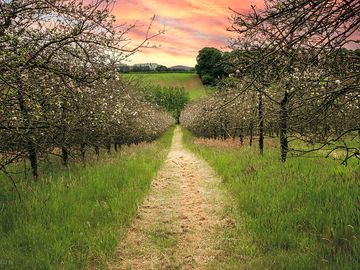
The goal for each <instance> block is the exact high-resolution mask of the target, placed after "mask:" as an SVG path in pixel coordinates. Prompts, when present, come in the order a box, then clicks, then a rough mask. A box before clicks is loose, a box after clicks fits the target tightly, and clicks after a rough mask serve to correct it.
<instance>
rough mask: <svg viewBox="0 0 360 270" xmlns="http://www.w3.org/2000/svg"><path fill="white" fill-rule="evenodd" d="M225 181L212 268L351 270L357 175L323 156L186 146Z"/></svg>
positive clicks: (354, 165)
mask: <svg viewBox="0 0 360 270" xmlns="http://www.w3.org/2000/svg"><path fill="white" fill-rule="evenodd" d="M184 141H185V143H186V145H187V147H189V148H190V149H191V150H193V151H194V152H195V153H197V154H199V155H200V156H202V157H203V158H204V159H205V160H207V161H208V162H209V163H210V164H211V165H212V166H213V167H214V169H215V170H216V172H217V173H218V174H219V175H221V176H222V177H223V179H224V185H225V186H226V188H227V190H228V192H229V193H230V195H231V204H232V206H231V207H229V209H228V214H229V215H230V217H231V218H232V219H233V220H234V221H235V225H234V226H229V227H228V228H226V229H224V231H223V234H224V239H225V240H224V243H223V246H222V248H224V249H225V250H224V253H225V254H227V255H225V256H224V257H223V258H219V259H218V262H217V265H216V266H215V267H214V269H354V270H355V269H358V266H359V258H360V243H359V240H358V239H359V235H360V215H359V202H358V199H359V183H358V179H359V171H360V166H359V163H358V162H357V161H355V160H354V161H353V162H351V164H349V166H348V167H345V166H342V165H339V164H338V162H337V161H333V160H330V159H311V158H305V157H303V158H293V159H289V160H288V162H287V163H286V164H281V163H280V161H278V158H277V156H278V153H277V152H278V151H279V150H278V149H276V148H269V149H268V150H267V151H266V152H265V154H264V156H260V155H259V154H257V150H256V148H251V147H243V148H241V149H236V150H235V149H234V150H231V149H229V148H226V149H224V148H221V147H207V146H204V145H196V144H194V143H193V137H192V135H191V134H190V133H189V132H188V131H186V130H185V131H184Z"/></svg>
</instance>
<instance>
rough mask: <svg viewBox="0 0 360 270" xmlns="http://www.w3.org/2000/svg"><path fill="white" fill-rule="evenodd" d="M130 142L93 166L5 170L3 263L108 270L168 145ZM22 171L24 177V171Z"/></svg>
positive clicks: (1, 185)
mask: <svg viewBox="0 0 360 270" xmlns="http://www.w3.org/2000/svg"><path fill="white" fill-rule="evenodd" d="M172 133H173V132H172V130H171V131H168V132H167V133H166V134H165V135H164V136H163V137H162V138H161V139H160V140H158V141H156V142H155V143H151V144H142V145H140V146H131V147H125V148H124V149H123V151H121V153H119V154H116V155H114V156H108V155H106V157H105V156H104V157H103V158H101V160H99V161H94V162H93V163H92V164H89V165H91V166H85V167H84V166H82V165H81V164H72V165H71V167H69V168H68V169H66V170H64V168H63V167H61V165H60V164H58V165H52V166H50V168H48V173H47V175H46V176H45V174H44V177H43V178H40V179H39V181H38V182H37V183H34V182H23V181H20V180H17V182H18V188H19V190H20V192H21V194H22V197H23V204H21V203H20V202H19V201H18V200H17V197H16V193H15V192H14V190H13V188H12V185H11V183H10V182H9V181H8V179H5V176H4V175H0V239H1V241H0V269H3V268H2V266H3V265H2V264H5V263H6V265H7V266H9V267H8V268H5V269H26V270H31V269H36V270H37V269H89V265H92V266H94V267H96V268H97V269H105V268H106V262H107V261H109V259H110V258H111V257H112V256H113V255H114V251H115V249H116V247H117V243H118V241H119V240H120V239H121V238H122V237H123V235H124V233H125V229H126V227H127V226H128V224H129V222H130V221H131V219H132V218H133V217H134V216H135V215H136V213H137V210H138V205H139V204H140V203H141V201H142V199H143V198H144V196H145V195H146V193H147V191H148V190H149V187H150V183H151V180H152V179H153V178H154V177H155V175H156V172H157V171H158V169H159V168H160V166H161V164H162V162H163V160H164V159H165V157H166V155H167V152H168V149H169V147H170V144H171V138H172ZM19 177H20V176H19Z"/></svg>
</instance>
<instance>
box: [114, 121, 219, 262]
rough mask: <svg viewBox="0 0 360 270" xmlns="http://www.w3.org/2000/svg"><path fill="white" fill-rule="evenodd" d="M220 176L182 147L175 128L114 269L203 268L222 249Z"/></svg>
mask: <svg viewBox="0 0 360 270" xmlns="http://www.w3.org/2000/svg"><path fill="white" fill-rule="evenodd" d="M223 198H224V196H223V193H222V191H221V190H220V179H219V178H218V177H216V175H215V173H214V172H213V170H212V169H211V167H210V166H209V165H208V164H207V163H206V162H205V161H203V160H200V159H199V158H198V157H196V156H195V155H194V154H193V153H191V152H189V151H188V150H186V149H185V148H184V147H183V144H182V133H181V130H180V128H179V127H178V128H176V130H175V133H174V137H173V141H172V147H171V150H170V152H169V154H168V157H167V159H166V161H165V164H164V165H163V167H162V169H160V171H159V173H158V176H157V178H156V179H155V180H154V182H153V183H152V187H151V191H150V194H149V196H148V197H147V198H146V200H145V201H144V203H143V205H142V207H141V208H140V210H139V214H138V216H137V218H136V219H135V221H134V222H133V224H132V225H131V227H130V229H129V231H128V233H127V235H126V237H125V238H124V240H123V241H122V242H121V244H120V245H119V248H118V256H117V261H116V262H113V263H111V266H110V269H205V268H206V266H208V265H210V263H211V261H212V260H213V259H214V258H215V257H216V256H218V255H220V253H221V251H219V250H217V249H216V248H217V247H218V246H219V245H218V241H219V239H217V238H216V236H217V229H218V228H219V225H220V224H221V223H222V222H223V221H222V218H221V213H222V212H223V203H222V202H223Z"/></svg>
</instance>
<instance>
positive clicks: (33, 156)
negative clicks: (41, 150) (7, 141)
mask: <svg viewBox="0 0 360 270" xmlns="http://www.w3.org/2000/svg"><path fill="white" fill-rule="evenodd" d="M17 86H18V88H17V100H18V103H19V108H20V112H21V114H22V116H23V119H24V126H25V127H29V126H30V117H29V113H28V108H27V107H26V104H25V100H24V94H23V93H24V89H23V83H22V81H21V78H20V77H18V78H17ZM30 132H31V131H30V130H29V131H27V132H26V134H25V138H26V144H27V146H26V150H27V152H28V158H29V160H30V164H31V172H32V175H33V178H34V179H35V180H36V179H37V178H38V176H39V173H38V159H37V151H36V146H35V143H34V142H33V138H32V136H31V133H30Z"/></svg>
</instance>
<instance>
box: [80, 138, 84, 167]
mask: <svg viewBox="0 0 360 270" xmlns="http://www.w3.org/2000/svg"><path fill="white" fill-rule="evenodd" d="M80 154H81V160H82V162H85V143H82V144H80Z"/></svg>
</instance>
